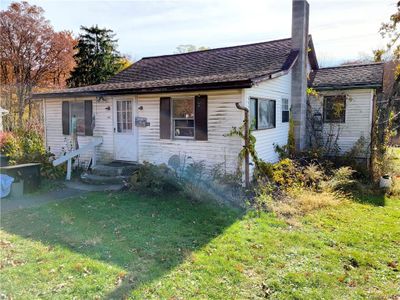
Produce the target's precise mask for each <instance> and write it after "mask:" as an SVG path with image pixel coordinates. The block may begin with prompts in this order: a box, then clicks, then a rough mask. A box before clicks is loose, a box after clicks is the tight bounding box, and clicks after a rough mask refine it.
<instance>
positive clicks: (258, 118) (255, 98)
mask: <svg viewBox="0 0 400 300" xmlns="http://www.w3.org/2000/svg"><path fill="white" fill-rule="evenodd" d="M252 99H253V100H257V126H256V129H253V130H254V131H260V130H269V129H275V128H276V127H277V126H276V123H277V122H276V121H277V120H276V100H275V99H271V98H261V97H254V96H250V97H249V106H250V101H251V100H252ZM260 101H274V102H275V122H274V123H275V126H274V127H267V128H259V120H260Z"/></svg>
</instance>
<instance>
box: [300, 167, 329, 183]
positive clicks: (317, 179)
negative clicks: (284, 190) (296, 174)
mask: <svg viewBox="0 0 400 300" xmlns="http://www.w3.org/2000/svg"><path fill="white" fill-rule="evenodd" d="M303 173H304V180H305V183H306V184H307V186H309V187H311V188H313V189H318V187H319V185H320V183H321V181H322V180H323V179H324V177H325V174H324V171H323V170H321V169H320V167H319V166H318V165H316V164H313V163H312V164H310V165H308V166H307V167H305V168H304V171H303Z"/></svg>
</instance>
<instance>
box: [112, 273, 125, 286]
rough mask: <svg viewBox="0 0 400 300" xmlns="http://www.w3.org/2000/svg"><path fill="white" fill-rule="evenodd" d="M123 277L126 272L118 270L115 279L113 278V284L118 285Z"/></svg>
mask: <svg viewBox="0 0 400 300" xmlns="http://www.w3.org/2000/svg"><path fill="white" fill-rule="evenodd" d="M125 277H126V272H124V271H122V272H119V273H118V275H117V279H115V282H114V284H115V286H120V285H121V284H122V281H123V280H124V278H125Z"/></svg>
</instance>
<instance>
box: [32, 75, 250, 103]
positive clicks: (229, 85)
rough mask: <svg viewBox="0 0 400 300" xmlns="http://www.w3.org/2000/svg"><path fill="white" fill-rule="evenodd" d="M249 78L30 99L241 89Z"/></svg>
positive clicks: (63, 94)
mask: <svg viewBox="0 0 400 300" xmlns="http://www.w3.org/2000/svg"><path fill="white" fill-rule="evenodd" d="M252 84H253V83H252V81H251V80H250V79H246V80H239V81H230V82H213V83H202V84H191V85H176V86H164V87H150V88H141V89H111V90H103V91H79V92H65V93H43V94H33V95H32V97H31V99H33V100H42V99H48V98H71V97H84V96H105V95H126V94H157V93H168V92H189V91H191V92H193V91H204V90H224V89H241V88H249V87H251V86H252Z"/></svg>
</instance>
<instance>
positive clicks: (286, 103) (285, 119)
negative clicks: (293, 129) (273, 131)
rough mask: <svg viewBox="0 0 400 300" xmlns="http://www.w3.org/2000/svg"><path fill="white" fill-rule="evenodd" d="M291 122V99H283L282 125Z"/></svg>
mask: <svg viewBox="0 0 400 300" xmlns="http://www.w3.org/2000/svg"><path fill="white" fill-rule="evenodd" d="M287 122H289V99H287V98H282V123H287Z"/></svg>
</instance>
